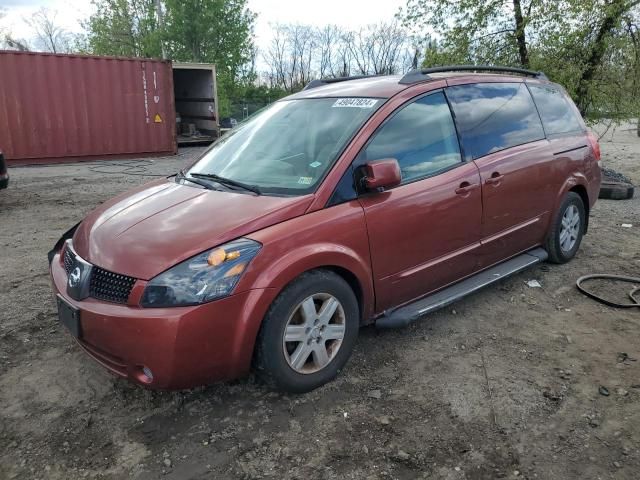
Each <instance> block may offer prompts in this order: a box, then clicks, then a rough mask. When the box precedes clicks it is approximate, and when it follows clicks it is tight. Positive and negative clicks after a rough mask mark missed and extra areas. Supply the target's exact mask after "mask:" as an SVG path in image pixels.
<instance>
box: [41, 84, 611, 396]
mask: <svg viewBox="0 0 640 480" xmlns="http://www.w3.org/2000/svg"><path fill="white" fill-rule="evenodd" d="M508 78H509V81H513V82H522V81H525V80H522V79H519V78H515V77H508ZM398 80H399V77H381V78H374V79H364V80H356V81H351V82H344V83H337V84H331V85H328V86H324V87H319V88H316V89H310V90H305V91H303V92H301V93H299V94H296V95H294V96H293V98H311V97H322V96H377V97H382V98H389V99H388V100H387V101H385V103H384V105H382V106H381V107H380V108H379V110H378V111H377V112H376V113H375V114H373V116H372V117H371V118H370V119H369V120H368V121H367V122H366V123H365V125H364V126H363V127H362V128H361V129H360V131H359V132H357V133H356V135H355V136H354V138H353V139H352V140H351V142H350V144H349V145H348V146H347V147H346V148H345V150H344V151H343V153H342V154H341V155H340V157H339V158H338V159H337V161H336V163H335V164H334V166H333V167H332V168H331V170H330V171H329V173H328V174H327V176H326V177H325V179H324V181H323V182H322V183H321V185H320V186H319V187H318V189H317V190H316V192H315V193H314V194H310V195H306V196H302V197H275V196H253V195H251V194H238V193H228V192H218V191H208V190H202V189H200V188H196V187H195V186H184V185H178V184H176V183H174V181H173V179H161V180H157V181H155V182H151V183H149V184H147V185H144V186H141V187H139V188H137V189H135V190H133V191H131V192H128V193H126V194H123V195H121V196H119V197H116V198H115V199H113V200H111V201H109V202H106V203H105V204H103V205H101V206H100V207H98V208H97V209H96V210H95V211H93V212H92V213H90V214H89V215H88V216H87V218H86V219H85V220H84V222H83V223H82V224H81V226H80V227H79V228H78V230H77V231H76V233H75V235H74V238H73V244H74V248H75V250H76V251H77V253H78V254H79V255H80V256H81V257H83V258H84V259H85V260H87V261H88V262H91V263H93V264H95V265H98V266H100V267H102V268H105V269H107V270H110V271H113V272H116V273H119V274H124V275H129V276H132V277H135V278H137V279H139V280H137V281H136V283H135V285H134V287H133V290H132V292H131V294H130V295H129V298H128V304H126V305H118V304H110V303H107V302H101V301H98V300H94V299H87V300H84V301H80V302H75V301H73V300H70V299H68V296H67V295H66V287H65V282H66V279H67V275H66V273H65V271H64V269H63V267H62V265H61V264H60V258H59V255H56V256H55V257H54V260H53V262H52V265H51V275H52V279H53V286H54V291H55V292H56V293H60V294H61V295H62V296H63V297H64V298H66V299H67V300H68V301H69V302H70V303H71V304H72V305H74V306H76V307H78V308H79V309H80V310H81V325H82V331H83V338H82V341H81V344H82V345H83V348H85V350H87V352H88V353H89V354H90V355H92V356H93V357H94V358H96V359H97V360H98V361H100V362H101V363H102V364H103V365H105V366H106V367H107V368H109V369H110V370H111V371H113V372H114V373H116V374H118V375H121V376H125V377H127V378H130V379H131V380H133V381H137V382H141V380H140V378H139V374H138V371H139V367H140V366H141V365H145V366H148V367H149V368H151V369H152V371H153V372H154V381H153V382H152V383H151V384H150V385H149V386H151V387H152V388H184V387H191V386H195V385H200V384H205V383H211V382H213V381H216V380H222V379H229V378H235V377H237V376H240V375H243V374H245V373H247V372H248V371H249V368H250V365H251V359H252V355H253V351H254V346H255V341H256V336H257V334H258V331H259V328H260V325H261V322H262V319H263V318H264V316H265V314H266V312H267V311H268V309H269V307H270V305H271V304H272V302H273V301H274V300H275V299H276V298H277V296H278V295H279V293H280V292H281V291H282V290H283V289H284V288H286V286H287V285H288V284H289V283H290V282H292V281H294V280H295V279H296V278H297V277H298V276H300V275H301V274H302V273H304V272H306V271H309V270H313V269H316V268H329V269H332V270H334V271H335V272H337V273H339V274H340V275H343V276H344V278H345V279H346V280H347V281H348V283H349V284H350V285H351V286H352V287H353V289H354V291H355V293H356V296H357V297H358V300H359V304H360V310H361V311H360V316H361V318H360V320H361V323H363V324H365V323H371V322H372V321H374V319H375V318H376V317H377V316H379V315H381V314H383V313H384V311H385V310H387V309H391V308H394V307H397V306H399V305H401V304H405V303H408V302H411V301H412V300H415V299H417V298H420V297H422V296H424V295H425V294H427V293H429V292H432V291H436V290H438V289H441V288H443V287H445V286H446V285H448V284H451V283H455V282H457V281H459V280H460V279H462V278H464V277H467V276H469V275H473V274H474V273H476V272H478V271H480V270H482V269H484V268H487V267H489V266H490V265H492V264H494V263H496V262H500V261H503V260H505V259H507V258H509V257H512V256H514V255H516V254H517V253H519V252H521V251H524V250H527V249H528V248H531V247H534V246H536V245H540V244H542V243H543V242H544V239H545V235H546V234H547V231H548V229H549V222H550V220H551V218H552V217H553V214H554V212H555V211H556V209H557V208H558V205H559V203H560V201H561V200H562V198H563V196H564V195H565V194H566V192H567V191H569V190H570V189H576V188H578V189H582V188H584V189H585V191H586V192H587V195H588V197H589V198H588V203H589V205H590V206H592V205H593V204H594V203H595V201H596V198H597V194H598V189H599V185H600V169H599V166H598V164H597V160H596V159H595V157H594V154H593V148H592V146H591V145H590V144H589V142H588V139H587V137H586V134H579V135H565V136H562V138H555V139H554V138H548V139H545V140H540V141H536V142H531V143H528V144H525V145H520V146H517V147H513V148H509V149H507V150H504V151H500V152H494V153H491V154H489V155H486V156H484V157H482V158H479V159H477V160H475V161H470V162H465V163H461V164H459V165H456V166H455V167H454V168H452V169H450V170H448V171H444V172H443V173H440V174H438V175H434V176H432V177H429V178H424V179H420V180H418V181H414V182H412V183H408V184H405V185H399V186H397V187H394V188H390V189H389V190H387V191H385V192H375V193H374V192H371V193H368V194H361V195H360V196H359V197H358V198H357V199H354V200H351V201H346V202H345V203H341V204H337V205H330V204H329V203H328V202H329V200H330V199H331V198H332V195H333V193H334V191H335V190H336V185H337V184H338V182H339V181H340V179H341V178H342V177H343V175H344V174H345V172H347V171H348V169H349V168H350V166H351V164H352V162H353V160H354V158H355V157H356V156H357V155H358V153H359V152H360V150H361V149H362V148H363V146H364V145H365V144H366V142H367V141H368V140H369V138H370V137H371V135H372V134H373V133H374V132H376V130H377V129H378V127H380V125H381V124H382V123H383V122H384V121H385V120H386V119H387V118H389V116H390V115H391V114H393V112H395V111H396V110H397V109H398V108H401V107H402V106H403V105H405V104H406V103H407V102H409V101H410V100H412V99H414V98H416V97H418V96H420V95H422V94H424V93H427V92H429V91H433V90H437V89H442V88H445V87H446V86H447V84H448V83H449V84H461V83H471V82H490V81H496V82H504V81H505V77H504V76H499V75H459V76H455V77H452V78H446V79H445V78H438V79H436V80H432V81H428V82H424V83H418V84H414V85H411V86H407V85H400V84H398ZM526 81H527V82H532V83H536V82H538V81H537V80H526ZM543 83H544V82H543ZM494 173H497V174H498V176H499V178H498V179H497V180H495V179H494V180H492V177H494ZM580 191H582V190H580ZM239 237H247V238H250V239H253V240H255V241H257V242H259V243H260V244H261V245H262V248H261V250H260V252H259V253H258V254H257V255H256V256H255V258H253V260H252V261H251V262H250V263H249V265H248V267H247V269H246V270H245V271H244V273H243V274H242V276H241V278H240V280H239V282H238V284H237V285H236V287H235V289H234V291H233V294H232V295H231V296H229V297H226V298H223V299H220V300H216V301H213V302H210V303H206V304H203V305H199V306H194V307H180V308H148V309H147V308H141V307H140V306H139V303H140V299H141V298H142V294H143V291H144V289H145V286H146V285H147V280H149V279H151V278H153V277H154V276H156V275H157V274H159V273H160V272H162V271H164V270H166V269H168V268H169V267H172V266H173V265H176V264H177V263H179V262H181V261H183V260H185V259H187V258H190V257H191V256H193V255H195V254H198V253H200V252H203V251H205V250H207V249H210V248H213V247H215V246H218V245H220V244H223V243H225V242H227V241H230V240H233V239H236V238H239ZM141 383H145V382H141Z"/></svg>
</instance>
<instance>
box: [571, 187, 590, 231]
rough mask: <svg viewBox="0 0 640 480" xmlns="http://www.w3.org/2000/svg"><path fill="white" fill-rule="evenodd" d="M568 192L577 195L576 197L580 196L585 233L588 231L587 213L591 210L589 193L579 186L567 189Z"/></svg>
mask: <svg viewBox="0 0 640 480" xmlns="http://www.w3.org/2000/svg"><path fill="white" fill-rule="evenodd" d="M569 192H574V193H577V194H578V195H580V198H581V199H582V204H583V205H584V217H585V220H584V233H587V230H588V229H589V212H590V210H591V206H590V203H589V193H588V192H587V189H586V187H585V186H584V185H581V184H577V185H575V186H573V187H572V188H570V189H569Z"/></svg>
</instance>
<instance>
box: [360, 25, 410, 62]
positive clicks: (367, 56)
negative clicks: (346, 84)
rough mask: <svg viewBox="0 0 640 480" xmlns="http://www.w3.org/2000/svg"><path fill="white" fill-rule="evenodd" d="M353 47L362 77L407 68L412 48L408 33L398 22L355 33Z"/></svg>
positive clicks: (369, 27)
mask: <svg viewBox="0 0 640 480" xmlns="http://www.w3.org/2000/svg"><path fill="white" fill-rule="evenodd" d="M349 48H350V50H351V54H352V56H353V59H354V60H355V63H356V67H357V69H358V71H359V73H360V74H361V75H367V74H375V75H383V74H394V73H399V72H400V71H402V70H403V69H404V67H405V66H404V65H402V63H403V59H406V54H407V50H408V49H411V46H410V42H409V37H408V35H407V33H406V32H405V31H404V30H403V29H402V28H401V27H400V25H399V24H398V23H397V22H391V23H379V24H377V25H370V26H368V27H365V28H362V29H360V30H359V31H358V32H355V33H352V34H351V35H350V37H349Z"/></svg>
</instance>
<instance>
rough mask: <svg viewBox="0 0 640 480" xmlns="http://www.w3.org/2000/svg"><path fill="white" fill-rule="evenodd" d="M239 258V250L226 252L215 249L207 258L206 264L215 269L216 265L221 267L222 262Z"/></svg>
mask: <svg viewBox="0 0 640 480" xmlns="http://www.w3.org/2000/svg"><path fill="white" fill-rule="evenodd" d="M239 256H240V251H239V250H234V251H231V252H227V251H225V249H224V248H216V249H215V250H213V251H212V252H211V253H210V254H209V256H208V257H207V263H208V264H209V265H211V266H212V267H217V266H218V265H222V264H223V263H224V262H229V261H231V260H235V259H236V258H238V257H239Z"/></svg>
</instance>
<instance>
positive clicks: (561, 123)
mask: <svg viewBox="0 0 640 480" xmlns="http://www.w3.org/2000/svg"><path fill="white" fill-rule="evenodd" d="M529 90H531V95H533V99H534V100H535V102H536V105H537V107H538V111H539V112H540V116H541V117H542V125H543V127H544V130H545V132H546V133H547V135H557V134H562V133H573V132H581V131H582V130H583V128H582V122H581V121H580V119H579V118H578V112H577V111H576V109H575V107H574V106H573V104H572V103H571V102H570V100H569V99H568V98H567V97H566V95H565V94H564V93H563V92H562V91H561V90H560V89H558V88H557V87H554V86H551V85H529Z"/></svg>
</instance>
